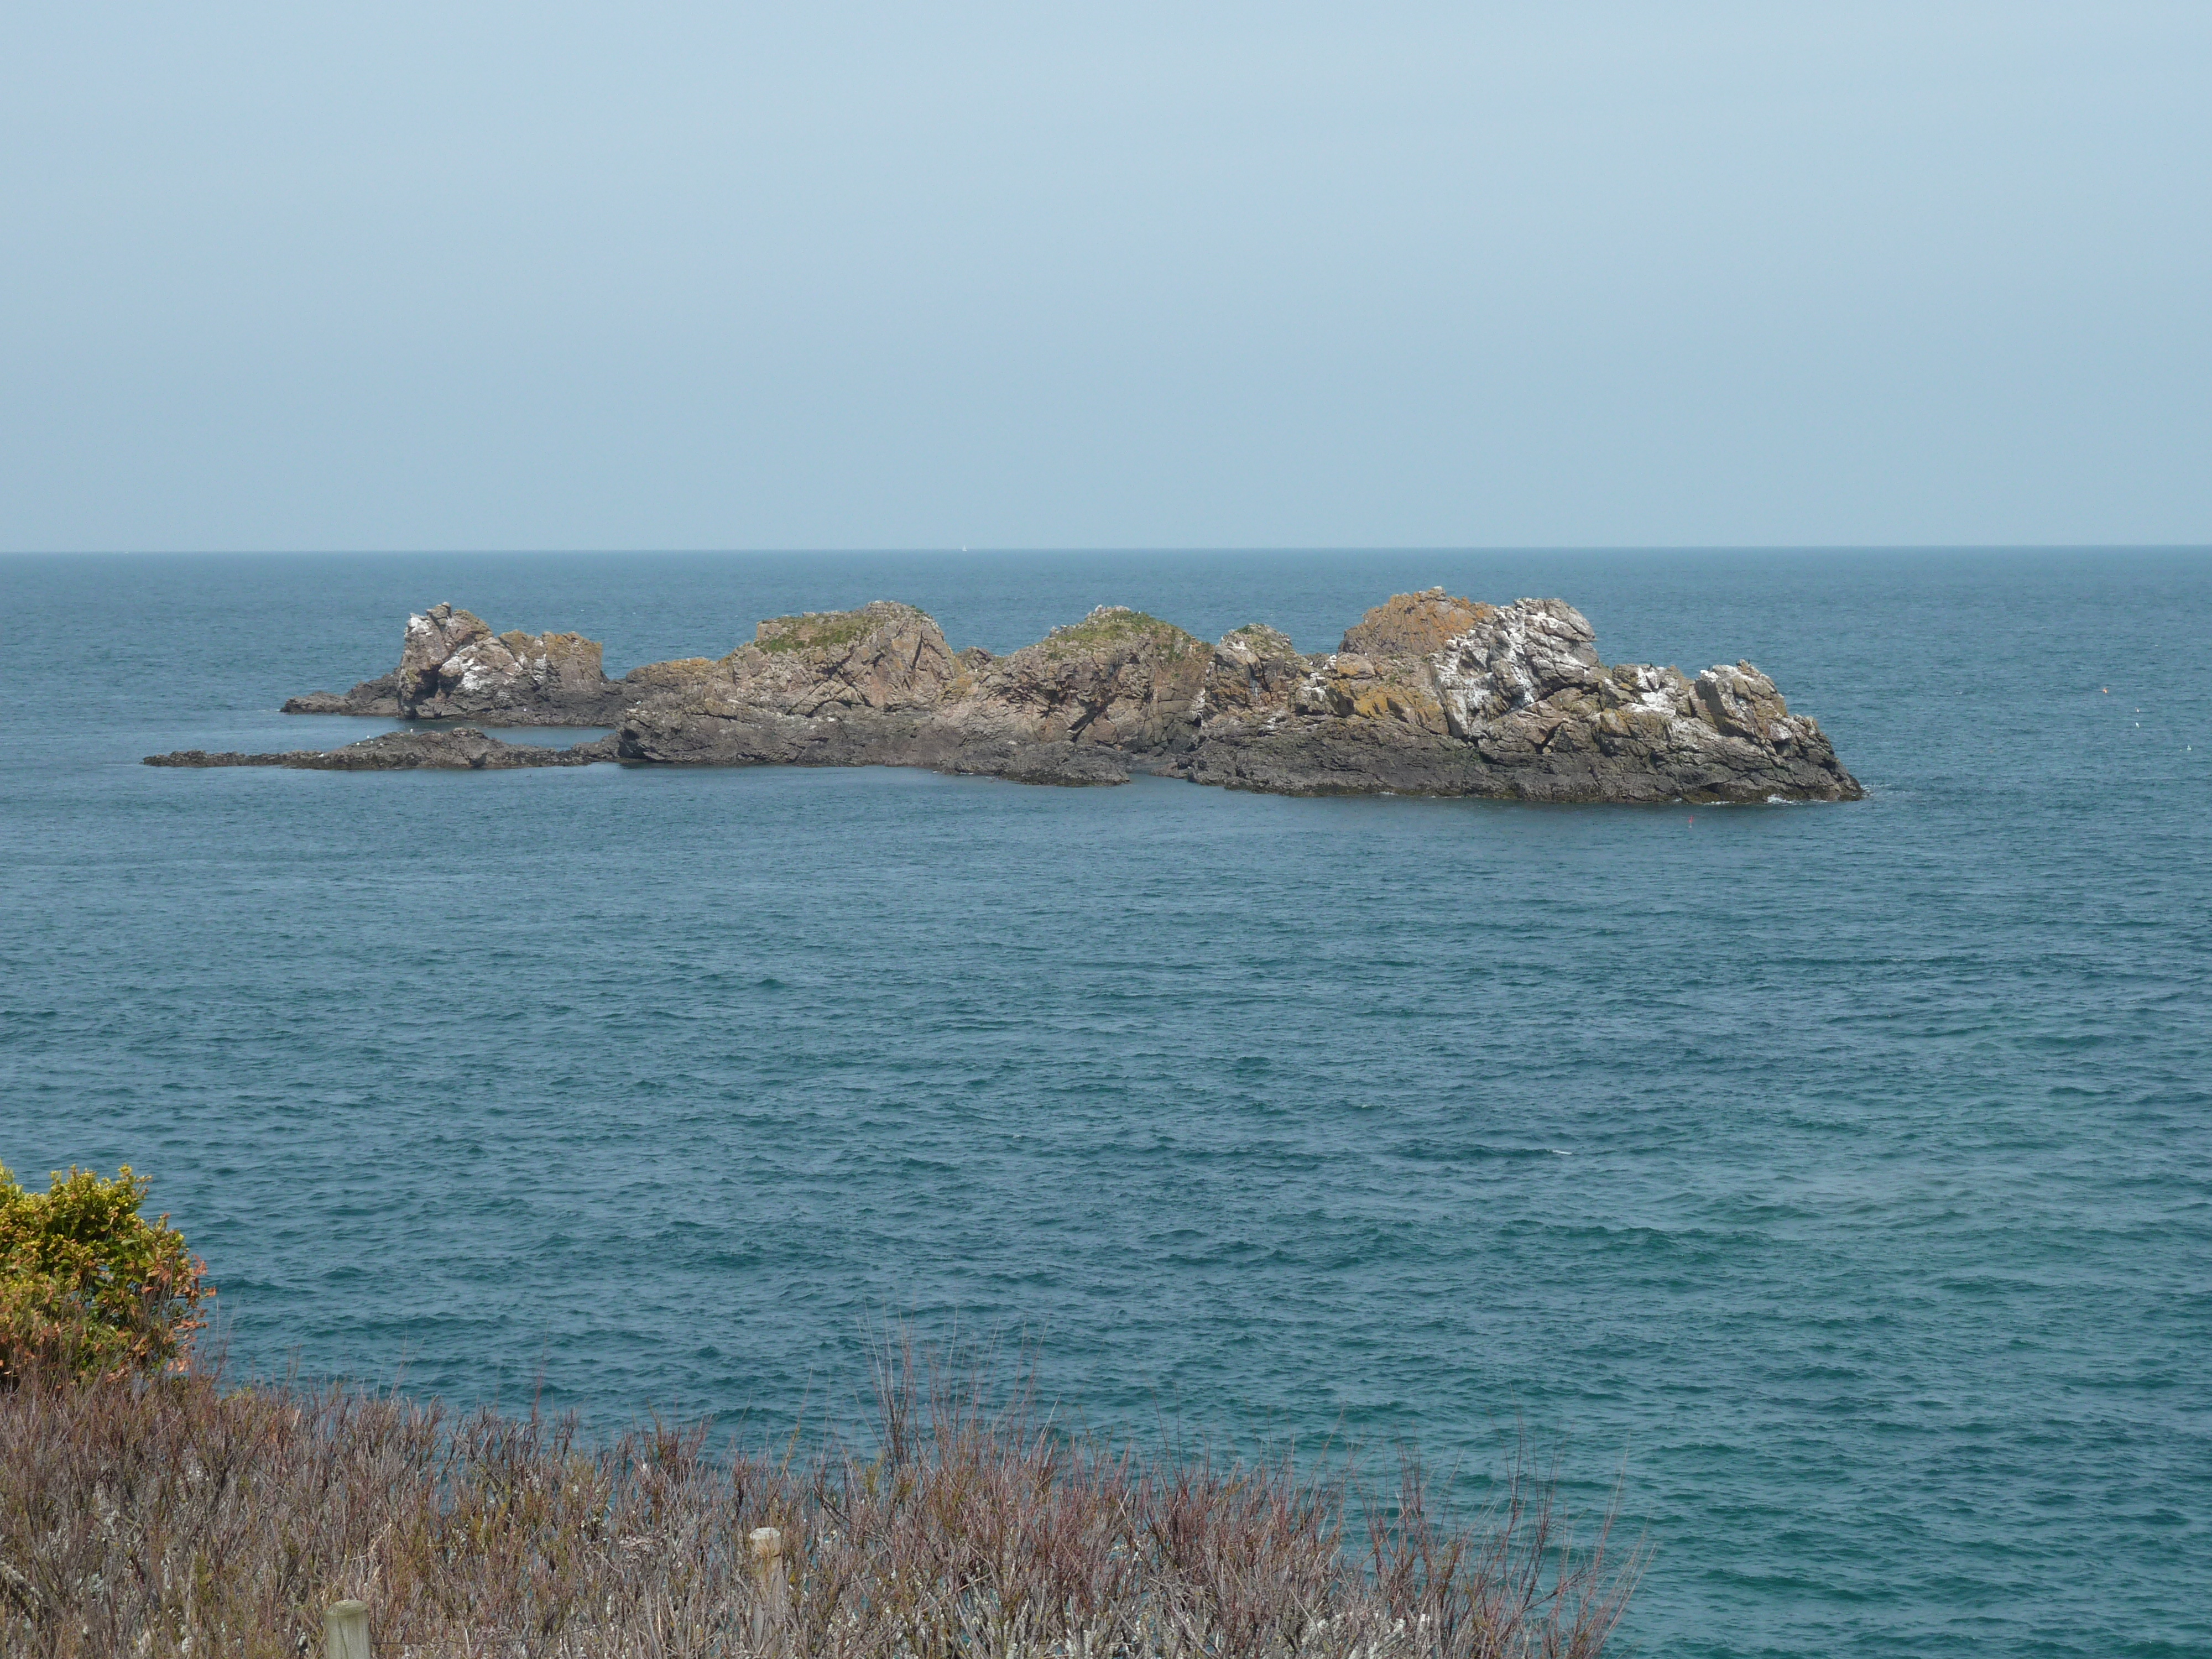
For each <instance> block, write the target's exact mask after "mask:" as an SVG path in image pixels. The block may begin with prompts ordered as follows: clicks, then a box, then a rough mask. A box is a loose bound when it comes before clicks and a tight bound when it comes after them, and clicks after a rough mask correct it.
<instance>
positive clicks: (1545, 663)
mask: <svg viewBox="0 0 2212 1659" xmlns="http://www.w3.org/2000/svg"><path fill="white" fill-rule="evenodd" d="M286 707H287V708H300V709H302V710H305V711H307V712H315V713H326V712H360V713H384V712H386V709H387V707H388V708H389V710H390V711H391V712H393V713H397V714H398V715H399V716H400V717H401V718H423V717H428V716H435V715H440V714H466V715H468V716H469V717H470V718H472V719H478V720H483V721H485V722H486V723H494V722H496V723H503V724H508V725H578V726H582V725H599V724H609V725H616V726H618V727H619V730H618V732H617V736H616V738H614V739H612V745H613V747H614V749H615V750H616V751H617V754H618V755H619V757H620V758H622V759H623V760H626V761H632V762H639V763H659V764H670V765H722V766H749V765H814V766H866V765H897V766H928V767H934V768H937V769H941V770H945V771H951V772H968V773H984V774H989V775H994V776H999V777H1006V778H1012V779H1015V780H1018V781H1024V782H1041V783H1112V782H1119V781H1123V780H1125V779H1127V776H1128V775H1129V774H1130V773H1131V771H1132V770H1143V771H1148V772H1155V773H1164V774H1167V775H1173V776H1177V777H1184V778H1188V779H1190V780H1192V781H1196V782H1200V783H1212V784H1218V785H1223V786H1225V787H1231V788H1244V789H1260V790H1268V791H1273V792H1277V793H1293V794H1329V793H1376V792H1381V791H1391V792H1397V793H1409V794H1439V795H1488V796H1501V797H1510V798H1516V799H1528V800H1548V801H1660V800H1674V799H1686V800H1699V801H1703V800H1764V799H1770V798H1780V799H1789V800H1836V799H1856V798H1857V796H1858V795H1859V793H1861V792H1860V789H1859V786H1858V784H1857V781H1856V780H1855V779H1853V778H1852V777H1851V775H1850V773H1848V772H1846V771H1845V770H1844V769H1843V767H1842V766H1841V765H1840V764H1839V763H1838V761H1837V759H1836V757H1835V751H1834V750H1833V748H1832V746H1831V745H1830V744H1829V742H1828V740H1827V738H1826V736H1825V735H1824V734H1823V733H1822V732H1821V731H1820V726H1818V724H1817V723H1816V722H1814V720H1811V719H1809V718H1808V717H1806V716H1802V715H1794V714H1790V710H1789V708H1788V705H1787V704H1786V703H1785V702H1784V701H1783V698H1782V696H1781V694H1780V693H1779V692H1778V690H1776V689H1775V686H1774V683H1773V682H1772V681H1771V680H1770V679H1768V678H1766V677H1765V675H1764V674H1762V673H1760V672H1759V671H1758V670H1757V669H1756V668H1753V666H1752V665H1750V664H1748V663H1738V664H1735V665H1733V666H1729V665H1721V666H1717V667H1714V668H1710V669H1708V670H1706V671H1705V672H1704V673H1703V674H1700V675H1699V676H1698V678H1696V679H1695V680H1692V679H1689V678H1686V676H1684V675H1683V674H1682V673H1681V672H1680V671H1678V670H1675V669H1673V668H1658V667H1652V666H1650V665H1644V664H1624V665H1615V666H1612V667H1608V666H1607V665H1606V664H1605V663H1604V662H1603V660H1602V659H1601V658H1600V657H1599V655H1598V652H1597V646H1596V637H1595V633H1594V632H1593V630H1592V629H1591V628H1590V625H1589V622H1588V621H1587V620H1586V619H1585V618H1584V617H1583V615H1582V613H1581V612H1579V611H1576V610H1575V609H1574V608H1573V607H1572V606H1571V605H1566V604H1565V603H1564V602H1562V601H1560V600H1558V599H1522V600H1519V601H1517V602H1516V603H1515V604H1512V605H1486V604H1480V603H1478V602H1476V601H1474V600H1471V599H1460V598H1455V597H1454V596H1451V595H1449V594H1447V593H1445V592H1444V591H1443V589H1442V588H1431V589H1430V590H1428V591H1427V592H1421V593H1406V594H1399V595H1397V596H1395V597H1394V598H1392V599H1389V600H1388V601H1386V602H1385V603H1384V604H1383V605H1377V606H1376V608H1375V609H1374V610H1372V611H1369V612H1368V613H1367V615H1366V616H1365V617H1362V618H1361V619H1360V621H1359V622H1358V623H1355V624H1354V625H1353V626H1352V628H1351V629H1348V630H1347V631H1346V634H1345V635H1344V638H1343V641H1342V643H1341V644H1340V647H1338V649H1337V650H1335V651H1334V652H1331V653H1326V654H1324V655H1319V656H1311V657H1309V656H1305V655H1303V654H1301V653H1299V652H1298V650H1297V647H1295V646H1294V645H1293V644H1292V643H1291V641H1290V640H1289V639H1288V638H1287V637H1285V635H1282V634H1279V633H1278V632H1276V631H1275V630H1274V629H1270V628H1266V627H1262V626H1259V625H1256V624H1255V625H1253V626H1250V627H1247V628H1240V629H1236V630H1235V631H1234V632H1232V633H1231V634H1229V635H1225V637H1224V638H1223V639H1222V640H1221V641H1219V642H1218V643H1217V644H1214V645H1212V646H1208V645H1206V643H1204V642H1203V641H1200V640H1197V639H1195V638H1194V637H1193V636H1192V635H1188V634H1186V633H1184V632H1183V631H1182V629H1179V628H1176V627H1175V626H1174V625H1173V624H1172V623H1165V622H1162V621H1160V620H1159V619H1158V617H1148V616H1146V615H1145V614H1144V613H1142V612H1141V611H1129V610H1126V609H1122V608H1120V607H1115V606H1106V607H1102V608H1100V609H1098V610H1097V611H1092V612H1091V614H1090V615H1089V616H1088V617H1085V618H1084V619H1083V620H1082V621H1081V622H1079V623H1073V624H1071V625H1069V626H1067V627H1064V628H1056V629H1054V630H1053V631H1052V632H1051V633H1050V634H1048V635H1046V637H1045V638H1043V639H1042V640H1040V641H1037V642H1036V644H1035V645H1030V646H1025V647H1023V648H1022V649H1021V650H1019V651H1017V652H1014V653H1012V654H1011V655H1008V656H1005V657H994V656H993V655H992V654H991V653H988V652H987V651H983V650H981V649H970V650H967V651H960V652H956V651H954V650H953V649H952V648H951V646H950V645H949V644H948V643H947V641H945V635H944V634H943V633H942V631H940V630H939V628H938V626H937V624H936V623H935V622H934V621H933V620H932V619H931V618H930V617H928V616H927V614H925V613H924V612H922V611H917V610H915V608H914V607H913V606H911V605H895V604H890V603H889V602H883V601H879V602H878V603H876V604H873V605H866V606H863V607H862V608H861V609H860V610H858V611H823V612H810V613H808V614H806V615H804V616H796V617H775V618H772V619H771V620H769V621H767V622H764V623H761V624H760V626H759V628H758V629H757V630H756V633H755V635H754V637H753V639H752V640H750V641H748V642H747V643H745V644H744V645H742V646H740V647H738V648H737V649H736V650H734V651H732V652H731V653H729V654H728V655H726V656H724V657H720V658H704V657H698V658H686V659H681V660H678V661H675V662H666V663H655V664H651V665H647V666H646V667H643V668H639V669H636V670H634V671H631V672H630V673H629V674H628V675H626V676H625V677H624V678H623V679H621V680H618V681H611V680H609V679H607V678H606V676H605V671H604V670H603V668H602V666H601V664H600V656H599V646H598V645H597V644H596V643H594V642H593V641H589V640H585V639H581V638H580V637H578V636H577V635H573V634H541V635H524V634H504V635H493V633H492V632H491V629H489V627H488V626H487V625H486V624H484V623H483V622H481V621H479V620H478V619H477V617H473V616H471V615H470V613H469V612H467V611H456V610H454V609H453V608H452V607H451V606H448V605H439V606H436V607H434V608H433V609H432V610H431V611H428V612H426V613H424V614H423V615H422V616H419V617H410V618H409V620H408V625H407V633H406V637H405V641H404V649H403V653H402V658H401V661H400V665H399V667H398V669H397V670H395V671H393V672H392V674H389V675H386V676H385V677H384V678H382V679H380V680H372V681H366V682H364V683H363V684H361V685H359V686H356V687H355V688H354V690H352V691H350V692H349V693H347V694H345V696H343V697H332V696H329V694H316V696H313V697H310V698H301V699H295V702H292V703H288V704H287V705H286ZM484 741H489V740H484ZM362 747H363V745H360V744H356V745H354V748H355V749H356V750H358V749H361V748H362ZM498 747H500V748H501V749H504V748H506V747H507V745H503V744H502V745H498ZM351 752H352V750H335V751H332V753H333V755H334V756H335V755H344V754H349V753H351ZM395 752H397V751H395ZM562 752H572V753H574V752H581V751H562ZM165 763H172V762H167V761H166V760H165ZM173 763H178V764H188V763H192V762H182V761H178V762H173ZM197 763H204V764H295V763H297V764H305V762H295V761H294V760H292V759H290V758H289V757H246V758H244V759H240V760H236V761H233V760H229V759H210V760H207V761H204V762H197ZM331 763H332V764H337V762H335V761H332V762H331ZM394 763H395V764H397V763H400V762H394ZM435 763H440V762H431V761H417V762H413V763H412V764H435ZM493 763H494V762H491V761H485V762H482V763H478V762H470V763H469V764H493ZM498 764H518V765H523V764H541V765H542V764H566V762H550V761H542V760H526V761H513V762H498Z"/></svg>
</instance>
